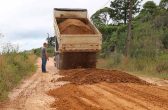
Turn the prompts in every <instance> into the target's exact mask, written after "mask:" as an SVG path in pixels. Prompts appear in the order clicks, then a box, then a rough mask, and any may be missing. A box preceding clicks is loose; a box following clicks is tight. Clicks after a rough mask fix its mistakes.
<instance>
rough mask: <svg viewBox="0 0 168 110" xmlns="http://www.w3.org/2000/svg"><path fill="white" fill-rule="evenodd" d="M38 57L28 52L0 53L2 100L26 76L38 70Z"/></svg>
mask: <svg viewBox="0 0 168 110" xmlns="http://www.w3.org/2000/svg"><path fill="white" fill-rule="evenodd" d="M35 61H36V57H35V55H33V54H27V53H16V52H12V53H4V54H2V55H0V65H1V66H0V101H2V100H4V99H6V98H7V96H8V91H10V90H11V89H12V88H14V87H15V86H16V85H17V84H18V83H19V82H20V81H21V79H23V78H24V77H26V76H28V75H31V73H33V72H34V71H35V70H36V67H35Z"/></svg>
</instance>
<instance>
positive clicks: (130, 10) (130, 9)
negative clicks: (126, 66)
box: [125, 0, 133, 57]
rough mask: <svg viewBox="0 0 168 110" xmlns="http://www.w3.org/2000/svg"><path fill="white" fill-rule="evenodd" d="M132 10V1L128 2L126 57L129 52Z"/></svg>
mask: <svg viewBox="0 0 168 110" xmlns="http://www.w3.org/2000/svg"><path fill="white" fill-rule="evenodd" d="M132 9H133V4H132V0H129V22H128V33H127V40H126V48H125V56H126V57H128V54H129V50H130V43H131V35H132V33H131V24H132Z"/></svg>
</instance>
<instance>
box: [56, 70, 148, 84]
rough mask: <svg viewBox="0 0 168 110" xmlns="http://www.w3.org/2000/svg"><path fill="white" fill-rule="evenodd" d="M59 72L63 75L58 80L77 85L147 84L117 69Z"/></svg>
mask: <svg viewBox="0 0 168 110" xmlns="http://www.w3.org/2000/svg"><path fill="white" fill-rule="evenodd" d="M60 74H61V75H63V76H64V77H62V78H59V79H58V81H70V82H71V83H73V84H79V85H80V84H93V83H99V82H108V83H138V84H148V83H147V82H145V81H143V80H141V79H139V78H138V77H136V76H132V75H130V74H128V73H125V72H121V71H117V70H103V69H72V70H61V71H60Z"/></svg>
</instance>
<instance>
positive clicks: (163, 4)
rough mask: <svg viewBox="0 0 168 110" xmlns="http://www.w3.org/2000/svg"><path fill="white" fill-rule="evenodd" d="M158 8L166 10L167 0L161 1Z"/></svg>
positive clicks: (167, 7) (167, 6)
mask: <svg viewBox="0 0 168 110" xmlns="http://www.w3.org/2000/svg"><path fill="white" fill-rule="evenodd" d="M159 6H160V7H161V8H164V9H168V0H161V1H160V4H159Z"/></svg>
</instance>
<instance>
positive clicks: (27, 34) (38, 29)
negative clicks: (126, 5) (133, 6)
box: [0, 0, 160, 51]
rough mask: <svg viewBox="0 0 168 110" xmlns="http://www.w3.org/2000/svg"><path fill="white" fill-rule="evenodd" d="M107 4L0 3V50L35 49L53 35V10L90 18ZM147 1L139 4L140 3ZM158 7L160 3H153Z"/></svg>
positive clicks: (57, 0)
mask: <svg viewBox="0 0 168 110" xmlns="http://www.w3.org/2000/svg"><path fill="white" fill-rule="evenodd" d="M109 1H110V0H0V33H2V34H0V35H1V36H4V37H0V46H2V45H3V44H4V43H12V44H14V45H17V46H19V50H20V51H23V50H30V49H33V48H39V47H41V46H42V44H43V42H45V39H46V37H47V33H49V34H50V35H51V36H53V35H54V28H53V8H86V9H88V15H89V16H91V15H92V14H93V13H94V12H96V11H97V10H98V9H100V8H103V7H105V6H108V5H109ZM146 1H148V0H143V3H144V2H146ZM153 1H154V2H155V3H157V4H158V3H159V1H160V0H153Z"/></svg>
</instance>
